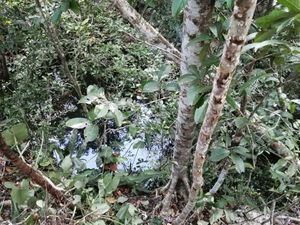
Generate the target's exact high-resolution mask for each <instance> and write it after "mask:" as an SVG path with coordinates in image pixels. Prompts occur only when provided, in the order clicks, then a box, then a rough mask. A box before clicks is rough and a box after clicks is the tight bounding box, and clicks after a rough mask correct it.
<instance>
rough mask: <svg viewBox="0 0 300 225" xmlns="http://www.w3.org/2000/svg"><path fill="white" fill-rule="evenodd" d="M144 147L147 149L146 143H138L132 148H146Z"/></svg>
mask: <svg viewBox="0 0 300 225" xmlns="http://www.w3.org/2000/svg"><path fill="white" fill-rule="evenodd" d="M144 147H145V142H144V141H138V142H136V143H135V144H134V145H133V146H132V148H133V149H138V148H144Z"/></svg>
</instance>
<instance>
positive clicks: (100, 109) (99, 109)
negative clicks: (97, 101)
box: [94, 104, 108, 119]
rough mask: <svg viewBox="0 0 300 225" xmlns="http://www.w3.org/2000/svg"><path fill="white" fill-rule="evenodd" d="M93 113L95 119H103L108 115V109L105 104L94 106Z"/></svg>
mask: <svg viewBox="0 0 300 225" xmlns="http://www.w3.org/2000/svg"><path fill="white" fill-rule="evenodd" d="M94 113H95V115H96V118H97V119H99V118H103V117H105V116H106V115H107V113H108V107H107V105H106V104H101V105H96V106H95V109H94Z"/></svg>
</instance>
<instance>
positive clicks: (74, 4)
mask: <svg viewBox="0 0 300 225" xmlns="http://www.w3.org/2000/svg"><path fill="white" fill-rule="evenodd" d="M70 9H71V10H72V11H73V12H74V13H79V12H80V5H79V3H78V2H77V1H76V0H71V1H70Z"/></svg>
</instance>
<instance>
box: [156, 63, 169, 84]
mask: <svg viewBox="0 0 300 225" xmlns="http://www.w3.org/2000/svg"><path fill="white" fill-rule="evenodd" d="M170 73H171V65H169V64H164V65H162V66H160V67H159V69H158V71H156V75H157V78H158V79H157V80H158V81H162V80H163V79H165V78H167V77H168V76H169V74H170Z"/></svg>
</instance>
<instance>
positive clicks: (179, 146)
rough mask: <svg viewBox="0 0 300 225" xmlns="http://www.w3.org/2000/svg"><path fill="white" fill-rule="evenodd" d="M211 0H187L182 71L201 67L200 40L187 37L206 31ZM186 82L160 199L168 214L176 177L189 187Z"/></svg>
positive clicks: (190, 128)
mask: <svg viewBox="0 0 300 225" xmlns="http://www.w3.org/2000/svg"><path fill="white" fill-rule="evenodd" d="M214 2H215V1H214V0H201V1H198V0H189V1H188V3H187V6H186V8H185V10H184V24H183V36H182V45H181V57H182V58H181V63H180V69H181V75H185V74H188V73H189V67H190V66H196V67H198V68H200V66H201V62H200V59H199V52H200V51H201V43H196V44H194V45H192V46H190V45H189V43H190V41H191V40H192V39H194V38H195V37H196V35H197V34H199V33H201V32H203V33H204V32H207V28H208V25H209V21H210V19H211V16H212V11H213V8H214ZM188 89H189V85H187V84H184V85H181V87H180V97H179V104H178V114H177V121H176V137H175V148H174V153H173V161H174V164H173V168H172V174H171V181H170V186H169V189H168V192H167V193H166V196H165V199H164V200H163V208H162V211H161V214H162V215H168V214H169V213H170V212H169V206H170V202H171V199H172V195H173V193H174V191H175V189H176V185H177V183H178V181H182V183H183V184H184V185H185V188H186V189H187V191H189V189H190V185H189V179H188V166H189V164H190V155H191V148H192V144H193V139H194V136H195V132H194V131H195V126H196V125H195V121H194V115H193V108H192V105H190V104H189V103H188V99H187V91H188Z"/></svg>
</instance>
